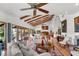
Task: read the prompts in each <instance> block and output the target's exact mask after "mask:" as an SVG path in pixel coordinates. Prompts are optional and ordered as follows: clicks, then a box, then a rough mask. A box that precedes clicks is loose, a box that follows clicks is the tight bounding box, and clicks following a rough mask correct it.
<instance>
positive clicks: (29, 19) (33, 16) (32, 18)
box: [25, 15, 41, 22]
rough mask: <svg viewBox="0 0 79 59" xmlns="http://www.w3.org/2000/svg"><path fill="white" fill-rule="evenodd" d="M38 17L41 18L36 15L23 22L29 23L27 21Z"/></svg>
mask: <svg viewBox="0 0 79 59" xmlns="http://www.w3.org/2000/svg"><path fill="white" fill-rule="evenodd" d="M39 16H41V15H37V16H33V17H32V18H28V19H26V20H25V22H26V21H29V20H31V19H34V18H36V17H39Z"/></svg>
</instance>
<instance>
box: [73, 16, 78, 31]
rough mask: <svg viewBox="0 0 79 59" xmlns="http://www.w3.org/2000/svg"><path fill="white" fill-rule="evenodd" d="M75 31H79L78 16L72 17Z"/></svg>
mask: <svg viewBox="0 0 79 59" xmlns="http://www.w3.org/2000/svg"><path fill="white" fill-rule="evenodd" d="M74 28H75V32H79V16H78V17H75V18H74Z"/></svg>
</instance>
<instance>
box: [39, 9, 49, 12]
mask: <svg viewBox="0 0 79 59" xmlns="http://www.w3.org/2000/svg"><path fill="white" fill-rule="evenodd" d="M38 10H39V11H41V12H44V13H49V11H47V10H44V9H42V8H38Z"/></svg>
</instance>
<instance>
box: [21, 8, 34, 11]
mask: <svg viewBox="0 0 79 59" xmlns="http://www.w3.org/2000/svg"><path fill="white" fill-rule="evenodd" d="M29 9H33V8H23V9H20V10H21V11H24V10H29Z"/></svg>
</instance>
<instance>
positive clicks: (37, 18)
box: [27, 15, 48, 23]
mask: <svg viewBox="0 0 79 59" xmlns="http://www.w3.org/2000/svg"><path fill="white" fill-rule="evenodd" d="M46 16H48V15H44V16H42V17H39V18H37V19H34V20H31V21H29V22H27V23H30V22H33V21H36V20H38V19H41V18H43V17H46Z"/></svg>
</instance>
